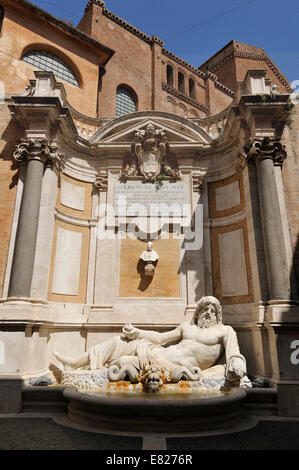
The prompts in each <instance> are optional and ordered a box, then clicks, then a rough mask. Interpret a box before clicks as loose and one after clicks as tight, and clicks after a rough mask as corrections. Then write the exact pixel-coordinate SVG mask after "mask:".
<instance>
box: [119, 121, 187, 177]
mask: <svg viewBox="0 0 299 470" xmlns="http://www.w3.org/2000/svg"><path fill="white" fill-rule="evenodd" d="M168 154H169V146H168V141H167V137H166V134H165V132H164V131H163V130H161V129H155V128H154V126H153V125H152V124H148V126H147V127H146V129H145V130H139V131H136V132H135V135H134V139H133V143H132V152H131V155H129V156H127V157H126V158H125V159H124V167H123V171H122V178H124V179H125V178H127V177H129V176H136V175H137V174H138V172H139V173H141V175H143V177H144V180H145V181H148V182H155V181H156V177H157V176H158V175H160V174H161V171H162V168H163V172H164V173H165V175H166V176H170V177H171V178H173V179H180V178H181V174H180V171H179V170H178V167H177V163H176V162H174V161H173V160H170V159H169V158H168Z"/></svg>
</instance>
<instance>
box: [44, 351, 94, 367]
mask: <svg viewBox="0 0 299 470" xmlns="http://www.w3.org/2000/svg"><path fill="white" fill-rule="evenodd" d="M53 354H54V356H55V357H56V358H57V359H58V361H60V362H62V364H63V365H64V367H65V369H78V368H79V367H84V366H87V365H88V363H89V354H88V352H85V353H83V354H80V355H79V356H76V357H70V356H63V355H62V354H59V353H58V352H56V351H54V352H53Z"/></svg>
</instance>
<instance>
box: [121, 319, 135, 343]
mask: <svg viewBox="0 0 299 470" xmlns="http://www.w3.org/2000/svg"><path fill="white" fill-rule="evenodd" d="M122 332H123V335H124V336H125V337H126V338H127V339H129V340H131V341H132V340H134V339H137V338H138V336H139V330H138V329H137V328H135V326H133V325H131V323H126V324H125V326H124V327H123V329H122Z"/></svg>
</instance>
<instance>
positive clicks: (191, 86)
mask: <svg viewBox="0 0 299 470" xmlns="http://www.w3.org/2000/svg"><path fill="white" fill-rule="evenodd" d="M189 96H190V98H192V99H193V100H195V83H194V80H192V78H189Z"/></svg>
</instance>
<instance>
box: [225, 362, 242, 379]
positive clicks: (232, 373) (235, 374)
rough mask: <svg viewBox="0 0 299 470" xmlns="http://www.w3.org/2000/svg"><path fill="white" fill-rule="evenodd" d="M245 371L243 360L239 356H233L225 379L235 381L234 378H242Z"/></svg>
mask: <svg viewBox="0 0 299 470" xmlns="http://www.w3.org/2000/svg"><path fill="white" fill-rule="evenodd" d="M245 373H246V369H245V363H244V361H243V360H242V359H241V358H240V357H233V358H232V359H231V361H230V364H229V369H228V371H227V380H228V381H229V382H235V381H236V380H240V379H242V377H243V376H244V375H245Z"/></svg>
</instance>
